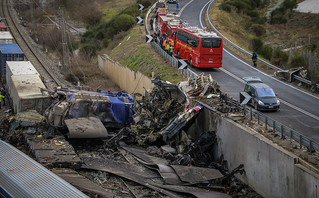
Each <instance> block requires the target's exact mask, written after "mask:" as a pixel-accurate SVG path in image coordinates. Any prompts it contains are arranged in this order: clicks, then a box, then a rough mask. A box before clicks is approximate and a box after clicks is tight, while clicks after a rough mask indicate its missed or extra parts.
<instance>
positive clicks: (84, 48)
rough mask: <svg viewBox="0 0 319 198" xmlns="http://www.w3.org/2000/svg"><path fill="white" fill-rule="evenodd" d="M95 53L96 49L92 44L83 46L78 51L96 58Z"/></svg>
mask: <svg viewBox="0 0 319 198" xmlns="http://www.w3.org/2000/svg"><path fill="white" fill-rule="evenodd" d="M96 51H97V47H96V45H93V44H84V45H83V46H82V47H81V49H80V52H81V53H84V54H87V55H89V56H96Z"/></svg>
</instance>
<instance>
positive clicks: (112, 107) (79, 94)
mask: <svg viewBox="0 0 319 198" xmlns="http://www.w3.org/2000/svg"><path fill="white" fill-rule="evenodd" d="M43 91H48V92H49V93H50V94H51V95H52V96H53V97H54V99H55V100H54V102H53V103H52V104H51V106H50V107H49V108H48V109H47V110H46V112H45V117H46V119H47V123H48V124H49V125H50V126H53V127H55V128H64V127H65V126H66V125H67V126H68V128H69V126H72V125H76V124H77V123H79V122H81V121H83V122H85V121H84V119H86V120H87V121H88V123H92V121H94V126H99V127H100V123H99V122H101V123H102V124H103V126H104V127H106V128H121V127H123V126H126V125H128V124H130V123H132V121H133V119H132V115H133V113H134V111H133V108H132V106H133V103H134V99H133V97H132V96H131V95H129V94H127V93H123V92H113V93H112V92H92V91H82V90H71V89H57V90H56V91H52V90H43ZM94 118H98V119H94ZM97 120H99V121H98V122H97ZM77 130H79V129H78V128H77ZM90 130H91V129H90ZM84 137H88V136H84ZM82 138H83V137H82Z"/></svg>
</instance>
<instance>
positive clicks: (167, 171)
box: [158, 164, 183, 185]
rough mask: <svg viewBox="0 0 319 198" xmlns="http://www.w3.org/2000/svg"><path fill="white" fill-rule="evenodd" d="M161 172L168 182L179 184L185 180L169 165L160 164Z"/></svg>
mask: <svg viewBox="0 0 319 198" xmlns="http://www.w3.org/2000/svg"><path fill="white" fill-rule="evenodd" d="M158 168H159V173H160V175H161V176H162V178H163V179H164V181H165V183H166V184H174V185H179V184H182V183H183V182H182V181H181V180H180V178H179V177H178V176H177V174H176V173H175V171H174V169H173V168H172V167H170V166H167V165H160V164H159V165H158Z"/></svg>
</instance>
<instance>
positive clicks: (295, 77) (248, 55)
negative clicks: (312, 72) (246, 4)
mask: <svg viewBox="0 0 319 198" xmlns="http://www.w3.org/2000/svg"><path fill="white" fill-rule="evenodd" d="M214 2H215V0H211V2H210V4H209V6H208V8H207V11H206V18H207V20H208V22H209V25H210V27H211V28H212V29H213V30H214V32H216V34H218V35H219V36H220V37H222V39H223V42H224V44H225V45H227V46H229V47H230V49H231V50H233V51H235V52H236V53H237V54H239V55H243V56H245V57H246V58H251V56H252V53H250V52H247V51H246V50H244V49H242V48H241V47H239V46H238V45H236V44H235V43H233V42H231V41H230V40H228V39H227V38H226V37H225V36H224V35H223V34H221V33H220V32H219V31H218V30H217V29H216V28H215V26H214V25H213V24H212V22H211V20H210V18H209V10H210V8H211V6H212V5H213V3H214ZM257 62H258V63H259V64H261V65H265V66H266V67H268V68H271V69H273V70H274V71H285V70H283V69H281V68H279V67H276V66H275V65H272V64H270V63H268V62H266V61H264V60H262V59H260V58H258V59H257ZM292 80H298V81H300V82H303V83H305V84H307V85H310V86H311V85H312V83H311V81H310V80H307V79H305V78H302V77H300V76H298V75H295V74H293V75H292ZM316 86H317V88H319V84H316Z"/></svg>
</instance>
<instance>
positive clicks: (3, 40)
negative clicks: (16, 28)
mask: <svg viewBox="0 0 319 198" xmlns="http://www.w3.org/2000/svg"><path fill="white" fill-rule="evenodd" d="M12 43H14V42H13V36H12V35H11V33H10V32H8V31H0V44H12Z"/></svg>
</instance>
